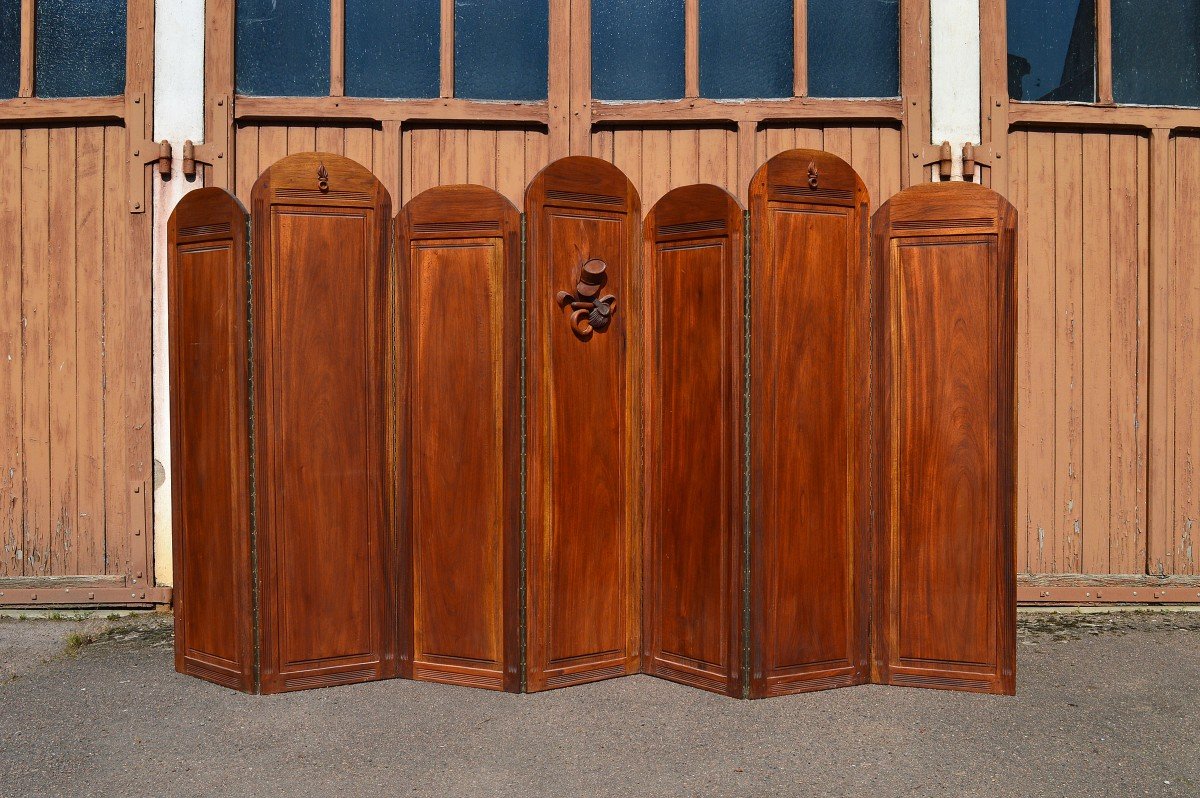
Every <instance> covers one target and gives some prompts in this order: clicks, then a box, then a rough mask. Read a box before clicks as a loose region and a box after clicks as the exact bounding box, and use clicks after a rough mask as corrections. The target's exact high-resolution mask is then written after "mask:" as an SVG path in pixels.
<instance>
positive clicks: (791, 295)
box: [750, 149, 870, 697]
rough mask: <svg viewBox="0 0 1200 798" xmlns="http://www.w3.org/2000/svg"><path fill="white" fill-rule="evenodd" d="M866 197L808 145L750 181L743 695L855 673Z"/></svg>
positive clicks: (840, 164)
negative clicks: (747, 663) (747, 625)
mask: <svg viewBox="0 0 1200 798" xmlns="http://www.w3.org/2000/svg"><path fill="white" fill-rule="evenodd" d="M868 207H869V198H868V196H867V191H866V188H865V187H864V186H863V182H862V180H861V179H860V178H859V177H858V175H857V174H856V173H855V172H854V170H853V169H852V168H851V167H850V166H849V165H848V164H847V163H846V162H845V161H843V160H841V159H840V158H838V157H836V156H834V155H831V154H830V153H826V152H820V151H817V150H804V149H797V150H789V151H787V152H784V153H782V154H780V155H777V156H776V157H774V158H772V159H771V160H770V161H768V162H767V163H766V164H765V165H764V166H763V167H762V168H761V169H759V170H758V173H757V174H756V175H755V176H754V179H753V181H752V182H751V184H750V212H751V225H752V228H753V229H752V244H751V276H750V281H751V334H750V338H751V352H750V358H751V394H750V419H751V421H750V430H751V431H750V483H751V488H750V490H751V516H752V520H751V552H752V555H751V577H750V589H751V616H752V620H751V634H752V637H751V641H752V642H751V675H750V691H751V695H753V696H755V697H762V696H769V695H778V694H782V693H792V692H801V691H805V690H815V689H823V688H829V687H841V686H845V685H850V684H857V683H860V682H863V681H866V679H867V656H868V654H867V622H868V619H867V611H866V610H867V606H866V599H865V590H866V588H867V580H866V568H867V560H866V548H865V545H864V544H865V541H866V537H867V531H868V529H869V522H870V516H869V513H870V507H869V490H868V475H869V447H870V439H869V423H868V418H869V416H868V409H869V401H870V369H869V363H870V339H869V318H870V280H869V269H868V251H867V218H868Z"/></svg>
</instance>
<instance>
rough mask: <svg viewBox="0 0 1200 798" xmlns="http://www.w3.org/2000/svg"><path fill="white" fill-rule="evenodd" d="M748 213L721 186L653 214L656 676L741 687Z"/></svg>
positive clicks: (650, 569)
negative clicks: (745, 221)
mask: <svg viewBox="0 0 1200 798" xmlns="http://www.w3.org/2000/svg"><path fill="white" fill-rule="evenodd" d="M743 230H744V220H743V213H742V208H741V206H740V205H739V204H738V202H737V200H736V199H734V198H733V196H731V195H730V194H729V193H728V192H726V191H725V190H724V189H721V188H718V187H716V186H710V185H697V186H685V187H682V188H677V189H675V190H673V191H671V192H669V193H668V194H667V195H666V196H664V197H663V198H662V199H660V200H659V201H658V203H656V204H655V206H654V208H653V209H651V211H650V213H649V214H648V215H647V216H646V223H645V232H644V238H645V247H644V253H643V263H644V268H645V270H646V279H645V284H646V286H647V297H646V313H645V327H644V329H645V330H646V340H645V351H646V360H645V372H644V373H645V382H646V391H645V397H646V398H645V418H646V429H645V438H644V440H645V447H646V448H645V451H646V457H645V472H644V474H645V476H644V486H645V487H644V489H645V491H646V498H647V501H646V510H645V519H646V539H645V562H644V566H643V567H644V569H645V590H644V593H643V598H642V601H643V615H644V619H645V620H644V624H643V635H644V647H645V657H644V662H643V669H644V670H645V671H646V672H647V673H651V674H654V675H656V676H662V677H664V678H667V679H672V680H674V681H678V682H682V683H684V684H690V685H692V686H694V687H700V688H703V689H705V690H712V691H715V692H720V693H726V694H728V695H733V696H740V695H741V692H742V681H741V671H742V668H741V658H742V635H741V632H742V571H743V569H742V550H743V546H742V527H743V479H742V474H743V468H742V436H743V402H742V395H743V392H744V376H743V375H744V371H745V369H744V364H743V360H742V350H743V347H742V342H743V340H744V337H745V331H744V329H743V320H744V307H743V290H742V286H743V281H744V278H743V261H744V254H745V252H744V250H745V246H744V237H743Z"/></svg>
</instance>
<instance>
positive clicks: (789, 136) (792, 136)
mask: <svg viewBox="0 0 1200 798" xmlns="http://www.w3.org/2000/svg"><path fill="white" fill-rule="evenodd" d="M766 139H767V143H766V152H765V153H764V157H763V163H766V162H767V161H769V160H771V159H772V158H774V157H775V156H776V155H778V154H779V153H781V152H785V151H787V150H791V149H795V147H796V130H795V129H794V128H790V127H769V128H767V129H766Z"/></svg>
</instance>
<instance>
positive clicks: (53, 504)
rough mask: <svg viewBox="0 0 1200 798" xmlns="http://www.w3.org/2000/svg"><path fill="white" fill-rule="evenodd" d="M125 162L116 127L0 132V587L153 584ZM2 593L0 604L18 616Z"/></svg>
mask: <svg viewBox="0 0 1200 798" xmlns="http://www.w3.org/2000/svg"><path fill="white" fill-rule="evenodd" d="M126 160H127V152H126V134H125V130H124V128H123V127H121V126H119V125H103V124H95V125H86V124H81V125H71V124H65V125H58V126H55V127H52V128H49V129H47V128H44V127H42V128H39V127H24V128H17V127H7V128H4V129H3V130H0V172H3V173H5V174H11V175H12V176H14V180H13V181H12V187H11V190H10V191H7V192H6V193H5V194H4V197H3V198H0V240H3V241H4V242H6V243H9V244H11V248H10V249H11V253H10V254H11V255H12V257H11V258H10V259H9V260H8V261H6V263H5V274H4V278H5V279H4V280H3V281H0V283H2V287H0V316H2V317H3V320H0V507H2V509H0V579H14V578H26V577H37V578H48V579H52V580H56V579H59V578H60V577H75V576H81V577H82V576H88V577H95V576H109V577H113V580H112V582H113V584H118V585H119V586H120V587H122V588H124V587H125V586H126V585H128V586H130V587H132V588H134V589H135V590H136V591H137V592H134V591H131V592H130V593H123V591H122V593H120V594H119V595H124V596H125V597H127V598H129V599H131V600H134V601H137V600H139V598H140V590H141V589H142V588H143V586H148V585H150V584H152V579H153V574H152V573H150V572H149V566H150V557H149V549H150V545H151V541H150V535H149V534H148V531H149V527H148V525H147V524H148V520H149V519H148V516H149V502H148V500H147V493H146V492H147V491H148V490H149V489H150V483H149V481H148V479H147V477H148V475H149V470H150V465H151V463H152V462H153V461H152V458H151V451H150V429H149V393H150V392H149V379H150V340H151V338H150V329H149V313H150V311H149V302H150V299H149V286H150V246H149V242H150V238H149V226H148V222H147V219H146V215H145V214H130V213H129V212H128V207H127V201H128V196H127V192H126V188H125V187H126V181H127V179H128V167H127V163H126ZM135 490H136V491H138V492H137V493H135V492H134V491H135ZM131 502H132V503H133V504H134V506H133V507H131ZM131 510H132V513H131ZM46 584H48V585H50V584H60V583H59V582H48V583H46ZM14 585H16V583H11V584H10V585H8V587H12V588H13V589H12V590H5V585H4V583H0V593H5V594H6V595H0V604H10V603H14V602H20V601H28V600H29V598H28V597H27V596H25V594H24V593H23V592H20V593H19V592H17V590H18V589H17V588H16V587H14ZM81 598H82V600H84V601H87V600H88V599H87V597H86V595H84V596H82V597H81V596H80V595H79V594H78V593H72V592H70V591H68V590H67V589H66V588H62V589H59V588H54V587H48V588H47V589H45V590H39V591H38V598H37V603H38V604H43V603H45V604H52V603H57V602H72V601H73V602H74V603H78V602H79V601H80V600H81Z"/></svg>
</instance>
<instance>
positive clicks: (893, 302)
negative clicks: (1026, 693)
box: [873, 183, 1016, 694]
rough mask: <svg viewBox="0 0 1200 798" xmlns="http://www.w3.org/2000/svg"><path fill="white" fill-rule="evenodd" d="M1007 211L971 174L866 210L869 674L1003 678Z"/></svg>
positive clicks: (1009, 665) (1010, 271)
mask: <svg viewBox="0 0 1200 798" xmlns="http://www.w3.org/2000/svg"><path fill="white" fill-rule="evenodd" d="M1015 216H1016V215H1015V212H1014V211H1013V208H1012V206H1011V205H1009V204H1008V202H1007V201H1006V200H1004V198H1002V197H1001V196H1000V195H999V194H997V193H995V192H994V191H991V190H990V189H986V188H983V187H981V186H976V185H974V184H969V183H942V184H935V185H927V186H920V187H917V188H911V189H908V190H907V191H904V192H901V193H900V194H898V195H897V196H896V197H894V198H892V199H891V201H889V202H888V203H886V204H885V205H884V206H883V207H882V208H880V209H879V211H878V212H877V213H876V215H875V220H874V236H875V257H876V268H877V273H878V291H879V297H878V302H877V314H876V320H875V340H876V368H877V371H878V391H877V396H878V398H877V414H876V420H877V429H876V450H877V453H878V460H877V473H876V476H875V486H876V498H875V503H876V523H877V532H876V538H875V561H876V573H875V580H876V584H877V588H876V598H875V601H876V610H875V615H876V618H877V620H876V623H875V627H874V638H875V641H874V662H873V668H874V671H875V673H874V680H875V681H880V682H884V683H887V684H895V685H907V686H919V687H942V688H949V689H957V690H977V691H982V692H993V693H1008V694H1011V693H1012V692H1013V691H1014V689H1015V677H1014V669H1015V659H1016V640H1015V635H1016V574H1015V569H1016V551H1015V548H1014V541H1013V500H1014V491H1013V484H1014V478H1015V471H1016V468H1015V460H1014V455H1015V446H1014V442H1015V441H1014V438H1015V431H1016V424H1015V404H1014V395H1013V380H1014V375H1015V371H1016V369H1015V362H1014V349H1013V338H1014V327H1015V324H1014V308H1015V301H1014V275H1015V271H1016V270H1015V261H1014V257H1015V248H1014V244H1015V237H1016V236H1015V231H1016V218H1015Z"/></svg>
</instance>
